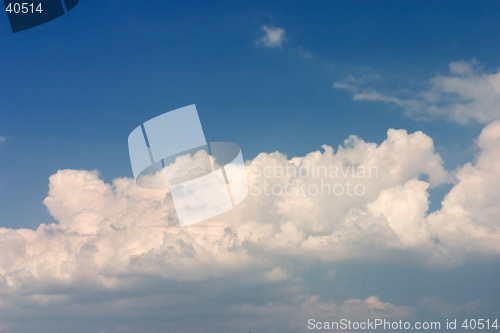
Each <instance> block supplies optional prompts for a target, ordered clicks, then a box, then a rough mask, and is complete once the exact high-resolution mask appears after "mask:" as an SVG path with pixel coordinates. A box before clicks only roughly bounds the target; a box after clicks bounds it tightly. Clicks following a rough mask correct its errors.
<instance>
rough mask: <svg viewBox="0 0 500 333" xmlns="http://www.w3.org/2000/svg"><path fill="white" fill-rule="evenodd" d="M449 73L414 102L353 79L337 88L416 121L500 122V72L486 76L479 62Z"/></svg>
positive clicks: (461, 64) (455, 64)
mask: <svg viewBox="0 0 500 333" xmlns="http://www.w3.org/2000/svg"><path fill="white" fill-rule="evenodd" d="M449 70H450V74H449V76H446V75H438V76H436V77H434V78H433V79H431V80H430V82H429V85H430V89H429V90H427V91H422V92H420V94H419V96H418V97H416V98H410V99H408V98H402V97H398V96H397V95H387V94H383V93H380V92H379V91H377V90H375V89H372V88H369V87H367V86H366V85H363V84H360V83H359V82H356V81H357V80H355V79H354V80H353V78H351V79H348V80H346V81H345V82H336V83H335V84H334V87H335V88H340V89H347V90H349V91H351V92H352V93H353V99H354V100H369V101H380V102H386V103H394V104H397V105H399V106H400V107H402V108H403V109H404V110H405V112H406V114H408V115H409V116H412V117H415V118H424V119H429V118H435V117H438V116H444V117H447V118H449V119H451V120H454V121H456V122H459V123H462V124H465V123H467V122H468V121H470V120H475V121H477V122H479V123H483V124H485V123H489V122H491V121H493V120H496V119H500V108H499V106H498V105H500V72H497V73H491V74H488V73H484V72H483V71H482V69H481V67H480V64H479V62H478V61H477V60H475V59H473V60H472V61H469V62H466V61H456V62H452V63H450V65H449Z"/></svg>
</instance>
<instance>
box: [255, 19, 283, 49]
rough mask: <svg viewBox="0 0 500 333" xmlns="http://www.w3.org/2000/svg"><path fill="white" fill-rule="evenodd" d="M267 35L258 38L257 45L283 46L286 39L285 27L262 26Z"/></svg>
mask: <svg viewBox="0 0 500 333" xmlns="http://www.w3.org/2000/svg"><path fill="white" fill-rule="evenodd" d="M262 30H263V31H264V32H265V35H264V36H262V37H261V38H259V39H258V40H257V42H256V43H257V45H264V46H265V47H270V48H274V47H282V46H283V42H284V41H285V29H283V28H278V27H273V26H271V27H268V26H267V25H264V26H262Z"/></svg>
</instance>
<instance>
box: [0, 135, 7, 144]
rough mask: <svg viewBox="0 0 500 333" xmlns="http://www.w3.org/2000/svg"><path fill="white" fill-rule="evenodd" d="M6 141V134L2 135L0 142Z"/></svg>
mask: <svg viewBox="0 0 500 333" xmlns="http://www.w3.org/2000/svg"><path fill="white" fill-rule="evenodd" d="M5 141H7V139H6V138H5V137H4V136H1V135H0V144H2V143H4V142H5Z"/></svg>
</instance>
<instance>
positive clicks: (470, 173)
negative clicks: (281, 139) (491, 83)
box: [0, 122, 500, 331]
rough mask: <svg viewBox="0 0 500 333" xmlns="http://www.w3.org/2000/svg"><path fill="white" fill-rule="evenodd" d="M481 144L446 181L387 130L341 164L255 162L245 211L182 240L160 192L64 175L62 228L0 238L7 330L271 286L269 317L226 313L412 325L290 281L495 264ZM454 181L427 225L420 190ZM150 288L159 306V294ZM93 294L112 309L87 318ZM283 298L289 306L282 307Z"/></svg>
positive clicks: (324, 157)
mask: <svg viewBox="0 0 500 333" xmlns="http://www.w3.org/2000/svg"><path fill="white" fill-rule="evenodd" d="M477 144H478V147H479V148H480V149H481V151H480V153H479V154H478V156H477V159H476V160H475V161H474V162H473V163H468V164H466V165H464V166H463V168H461V169H460V170H459V171H458V172H457V173H456V176H455V177H456V178H455V179H452V177H451V176H450V174H449V173H448V172H447V171H446V170H445V169H444V168H443V163H442V160H441V158H440V156H439V155H438V154H437V153H435V151H434V145H433V141H432V139H431V138H430V137H428V136H427V135H425V134H424V133H422V132H415V133H412V134H408V133H407V132H406V131H404V130H393V129H390V130H389V131H388V133H387V139H386V140H385V141H383V142H382V143H381V144H380V145H377V144H375V143H369V142H365V141H363V140H361V139H359V138H357V137H355V136H351V137H349V138H348V139H347V140H346V141H345V142H344V145H343V146H339V147H338V149H337V151H336V152H334V150H333V148H332V147H329V146H326V145H324V146H323V151H315V152H312V153H310V154H308V155H307V156H305V157H294V158H291V159H288V158H287V157H286V156H285V155H283V154H280V153H279V152H275V153H272V154H264V153H262V154H260V155H259V156H257V157H256V158H255V159H254V160H252V161H248V162H247V173H248V177H249V184H250V192H249V195H248V197H247V199H245V201H243V202H242V203H241V204H240V205H238V206H237V207H236V208H235V209H232V210H231V211H228V212H226V213H224V214H222V215H220V216H217V217H214V218H212V219H210V220H208V221H205V222H202V223H198V224H195V225H192V226H189V227H185V228H180V227H179V224H178V221H177V217H176V211H175V207H174V204H173V202H172V198H171V196H170V194H169V192H168V190H146V189H142V188H140V187H138V186H136V185H135V183H134V180H133V179H130V178H120V179H115V180H114V181H113V183H112V184H107V183H105V182H103V181H102V180H101V179H99V176H98V174H97V173H96V172H93V171H84V170H60V171H59V172H57V173H56V174H55V175H53V176H51V177H50V185H49V193H48V196H47V198H46V199H45V201H44V203H45V205H46V206H47V208H48V210H49V212H50V214H51V215H52V216H53V217H54V218H55V219H56V220H57V222H58V223H54V224H50V225H45V224H41V225H40V226H39V228H38V229H37V230H27V229H6V228H0V309H2V312H3V313H4V314H6V315H10V314H12V316H15V315H16V314H17V313H18V312H19V311H21V310H20V309H31V310H30V311H33V313H38V315H40V316H41V317H43V313H44V311H46V310H44V308H43V306H45V305H50V307H51V308H61V311H62V312H64V313H66V314H67V315H68V316H71V315H74V314H75V313H77V312H79V311H83V313H94V312H95V313H96V315H97V313H99V311H111V310H105V308H106V306H105V304H108V306H112V307H113V308H116V309H117V310H116V311H119V309H128V311H133V310H132V309H133V307H134V305H135V304H137V303H140V304H142V303H141V302H144V304H149V305H148V306H151V304H158V302H160V303H161V302H162V301H161V300H165V299H171V298H172V297H174V298H175V296H173V294H172V293H174V294H175V290H177V289H179V290H184V289H186V288H188V289H186V290H185V296H186V295H187V296H186V297H188V298H189V297H191V296H192V297H195V296H194V295H195V294H196V295H197V296H196V297H207V298H210V297H209V296H207V295H205V296H202V294H203V292H205V293H206V292H209V290H207V289H206V288H205V286H206V285H205V284H206V283H210V284H211V285H212V286H216V287H215V288H216V290H224V288H231V287H230V286H233V288H237V287H235V284H236V282H238V283H247V284H248V285H250V286H252V285H254V286H255V285H258V286H264V287H262V289H263V290H264V291H267V292H268V293H269V295H273V294H272V293H271V292H270V289H269V288H271V287H270V286H273V285H276V286H282V292H281V293H280V294H278V295H275V296H276V297H274V298H271V299H269V301H268V302H265V303H264V304H267V305H265V306H264V305H262V304H261V305H256V304H252V303H249V304H247V303H244V304H241V303H236V304H234V305H233V306H231V309H227V311H229V312H231V311H232V313H233V314H235V313H238V309H239V310H241V311H244V312H245V313H255V316H256V317H259V313H260V314H261V317H259V318H263V319H262V320H263V321H264V322H265V321H266V319H265V318H264V317H262V316H264V313H267V314H269V313H273V311H274V312H275V313H277V314H279V313H281V314H282V315H283V316H284V313H288V314H289V313H293V311H302V312H303V313H309V312H311V313H313V312H314V311H316V312H318V311H319V312H318V313H319V315H318V316H320V315H321V311H324V313H323V314H324V316H323V317H325V316H326V313H328V314H329V315H328V316H329V317H328V318H330V317H332V316H337V314H338V315H339V316H340V315H345V316H347V315H349V316H351V317H356V316H360V317H362V316H367V315H368V314H370V313H371V312H370V311H372V312H377V311H378V310H377V309H386V310H387V311H386V314H387V315H388V316H390V314H391V313H396V314H397V316H400V317H404V316H411V313H412V310H411V309H408V308H404V307H399V306H396V305H394V304H389V303H383V302H382V301H380V299H378V298H376V297H370V298H367V299H365V300H359V299H357V300H350V301H347V302H345V303H343V304H341V305H338V303H334V302H331V301H327V302H324V303H322V302H319V300H318V299H317V298H314V297H313V298H311V296H307V292H305V291H303V290H301V288H300V283H299V280H298V276H299V274H300V271H301V270H303V269H304V267H307V266H308V265H310V264H311V263H312V262H318V261H319V262H337V261H344V260H346V259H362V260H370V261H375V262H380V263H384V262H394V261H398V260H401V261H405V262H408V261H412V262H416V263H418V264H421V265H443V264H444V265H447V264H457V263H460V262H462V261H463V260H467V259H468V258H471V257H472V258H477V257H488V256H498V254H500V245H499V244H500V228H499V226H498V222H497V217H498V216H499V214H500V211H499V210H500V207H499V206H500V205H498V202H499V201H500V171H499V170H500V122H493V123H491V124H490V125H488V126H486V127H485V128H484V130H483V131H482V133H481V135H480V136H479V138H478V140H477ZM184 162H185V161H183V163H184ZM422 179H426V181H424V180H422ZM452 181H454V182H455V185H454V187H453V189H452V190H451V191H450V192H449V193H448V195H447V196H446V197H445V199H444V200H443V202H442V209H440V210H439V211H436V212H434V213H432V214H428V212H427V210H428V207H429V201H428V196H429V193H428V189H429V188H430V187H434V188H435V187H438V186H440V185H442V184H444V183H449V182H452ZM227 279H229V280H227ZM166 281H167V282H168V284H169V285H170V287H169V288H166V287H165V285H164V284H165V283H167V282H166ZM235 281H236V282H235ZM236 285H237V284H236ZM154 286H157V287H154ZM187 286H189V287H187ZM148 288H151V289H148ZM158 288H159V289H160V290H168V292H166V293H165V292H160V293H159V294H158ZM197 288H198V289H197ZM266 288H267V289H266ZM200 290H202V291H203V292H201V291H200ZM98 292H104V294H103V295H101V296H102V297H105V298H107V299H105V300H102V301H100V302H98V303H99V304H100V306H97V307H95V308H92V309H91V308H88V307H87V308H85V302H83V303H81V302H80V301H77V300H79V299H81V298H82V297H84V296H83V295H85V294H86V293H98ZM277 292H278V291H277ZM134 293H135V296H134ZM253 293H254V292H253ZM278 293H279V292H278ZM123 294H125V295H127V296H124V295H123ZM138 295H140V296H138ZM155 295H156V297H157V298H155ZM189 295H191V296H189ZM269 295H265V296H263V297H270V296H269ZM285 295H287V296H285ZM290 295H291V296H290ZM212 297H213V296H212ZM287 297H288V300H287V301H286V302H285V303H286V304H288V305H286V304H285V303H282V302H284V301H283V299H285V298H287ZM108 298H109V299H108ZM75 302H76V303H77V304H78V306H77V305H75ZM82 304H83V305H82ZM171 306H173V307H174V308H175V307H176V306H180V307H182V306H186V305H179V304H177V303H175V302H174V303H173V304H172V305H171ZM99 309H101V310H99ZM293 309H295V310H293ZM297 309H300V310H297ZM306 309H307V311H305V310H306ZM348 309H351V310H348ZM26 311H28V310H26ZM72 311H73V312H72ZM113 311H114V310H113ZM179 311H180V310H179ZM200 311H201V310H200ZM280 311H281V312H280ZM308 311H309V312H308ZM174 312H175V311H174ZM229 312H228V313H229ZM177 313H178V312H177ZM110 316H112V314H110ZM288 316H289V315H288ZM297 317H298V318H302V317H300V316H297ZM318 318H319V317H318ZM262 325H264V324H262ZM264 326H265V325H264ZM110 331H113V330H110ZM159 331H161V330H159ZM193 331H195V330H193Z"/></svg>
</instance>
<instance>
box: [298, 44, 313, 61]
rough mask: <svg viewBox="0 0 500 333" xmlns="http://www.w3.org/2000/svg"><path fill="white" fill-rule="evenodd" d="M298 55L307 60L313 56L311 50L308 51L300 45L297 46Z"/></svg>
mask: <svg viewBox="0 0 500 333" xmlns="http://www.w3.org/2000/svg"><path fill="white" fill-rule="evenodd" d="M299 55H300V56H301V57H302V58H303V59H307V60H310V59H312V58H313V54H312V52H311V51H308V50H306V49H304V48H303V47H302V46H299Z"/></svg>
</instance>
